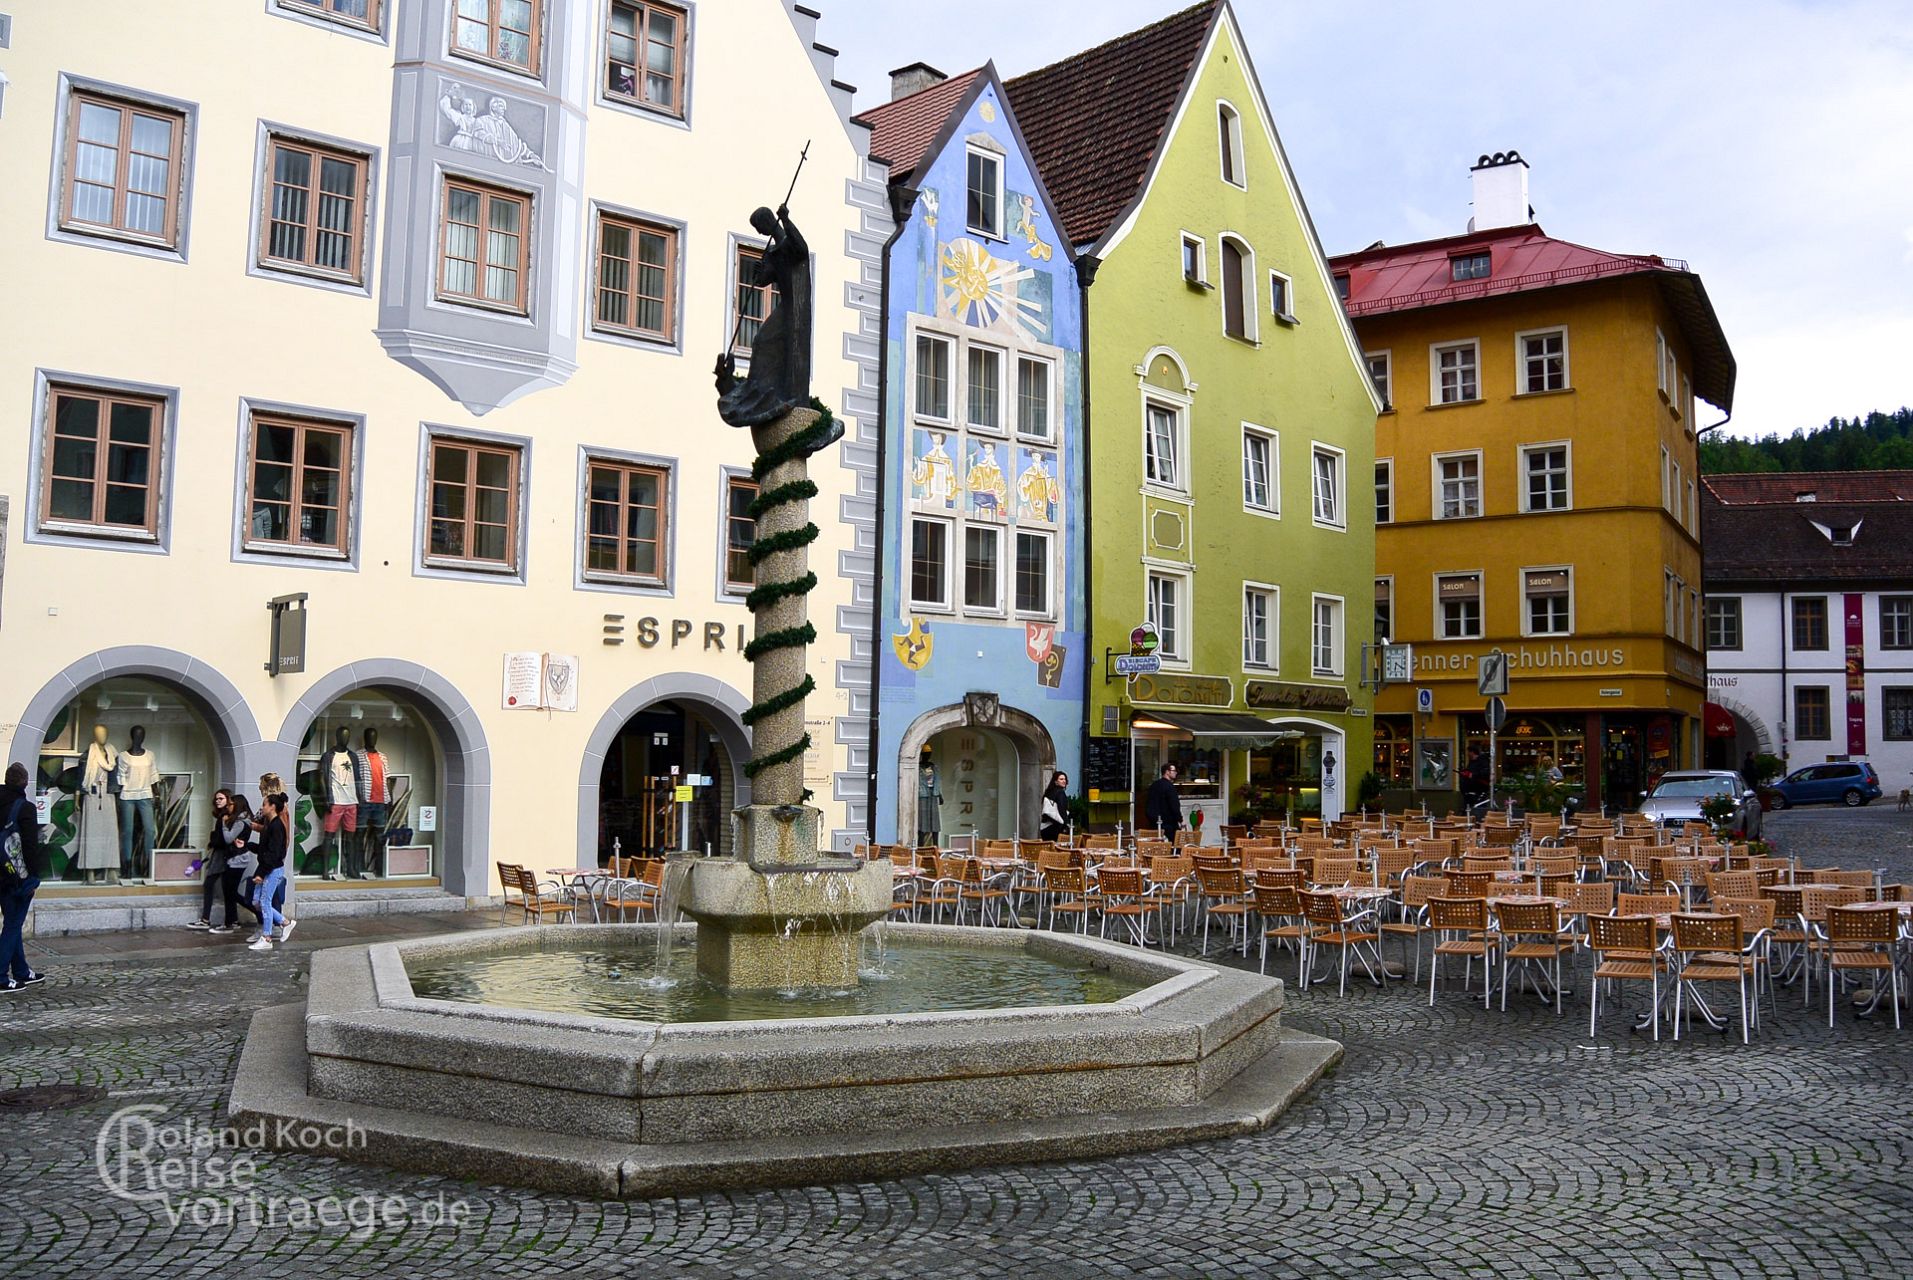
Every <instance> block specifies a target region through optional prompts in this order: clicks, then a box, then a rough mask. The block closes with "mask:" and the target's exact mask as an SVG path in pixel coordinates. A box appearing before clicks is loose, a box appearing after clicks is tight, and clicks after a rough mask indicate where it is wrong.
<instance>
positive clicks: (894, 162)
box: [851, 67, 983, 183]
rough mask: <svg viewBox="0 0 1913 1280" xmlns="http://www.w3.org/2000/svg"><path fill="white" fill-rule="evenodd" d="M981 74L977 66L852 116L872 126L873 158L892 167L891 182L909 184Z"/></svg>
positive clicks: (871, 145)
mask: <svg viewBox="0 0 1913 1280" xmlns="http://www.w3.org/2000/svg"><path fill="white" fill-rule="evenodd" d="M982 74H983V68H981V67H978V68H977V69H976V70H974V71H966V72H964V73H963V74H962V75H960V76H951V77H950V78H949V79H948V80H944V81H942V82H941V83H938V84H933V85H931V86H930V87H929V88H927V89H919V90H918V91H917V92H915V93H913V94H910V95H909V96H908V97H903V98H897V99H895V100H894V101H891V102H886V103H883V104H881V105H879V106H875V107H872V108H871V109H870V110H868V111H864V112H860V113H858V114H857V115H855V116H853V117H851V118H852V119H853V120H855V121H857V122H858V123H859V124H866V125H869V126H870V158H871V159H873V160H881V161H883V162H884V163H885V164H887V165H889V166H890V181H891V182H893V183H902V182H908V181H909V179H910V177H911V175H913V174H914V173H915V172H916V171H917V169H918V168H919V167H920V166H921V165H922V164H923V161H924V156H925V154H926V153H927V152H928V151H929V150H930V148H931V146H932V145H933V144H934V143H935V142H936V140H937V138H938V136H939V135H941V134H942V132H943V127H944V125H945V123H946V122H948V120H949V119H950V114H951V112H953V111H955V110H956V108H957V106H958V104H960V103H962V102H963V101H964V100H965V99H966V98H967V97H968V95H969V90H970V86H971V85H973V84H975V83H976V80H977V77H978V76H981V75H982Z"/></svg>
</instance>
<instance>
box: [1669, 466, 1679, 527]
mask: <svg viewBox="0 0 1913 1280" xmlns="http://www.w3.org/2000/svg"><path fill="white" fill-rule="evenodd" d="M1667 473H1668V477H1669V479H1668V483H1667V498H1668V503H1667V509H1668V510H1669V511H1671V512H1673V514H1674V519H1676V520H1679V519H1680V518H1681V464H1680V463H1678V462H1676V461H1674V460H1673V458H1671V457H1670V458H1669V459H1668V460H1667Z"/></svg>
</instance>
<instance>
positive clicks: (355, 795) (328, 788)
mask: <svg viewBox="0 0 1913 1280" xmlns="http://www.w3.org/2000/svg"><path fill="white" fill-rule="evenodd" d="M361 768H362V764H361V761H360V760H359V753H358V752H356V751H354V750H353V749H352V731H351V730H350V729H346V728H343V727H341V728H339V729H338V730H336V731H334V733H333V735H332V749H331V750H330V751H327V752H326V753H325V754H324V755H323V756H321V757H320V758H319V794H318V795H316V796H314V797H313V802H314V805H315V807H316V808H317V809H318V811H319V825H320V828H321V829H322V830H323V831H324V832H325V839H324V840H323V841H322V842H321V843H320V845H319V869H320V870H321V871H322V872H324V874H325V878H326V879H328V880H337V879H338V878H339V873H340V872H341V871H343V870H344V867H343V866H342V865H340V864H342V863H343V862H344V860H345V859H346V857H347V856H348V855H347V853H346V850H351V851H352V853H353V854H356V853H357V851H358V841H357V840H346V841H344V842H343V844H342V843H341V842H340V839H339V832H340V829H341V828H343V829H344V831H345V834H346V835H348V836H354V835H357V834H358V830H359V805H360V803H361V802H362V801H364V799H365V795H364V793H363V792H362V791H361V790H360V787H359V776H360V772H361ZM335 856H336V857H337V858H338V859H339V863H335V862H334V861H333V859H334V857H335Z"/></svg>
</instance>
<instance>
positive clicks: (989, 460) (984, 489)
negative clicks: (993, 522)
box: [964, 444, 1010, 520]
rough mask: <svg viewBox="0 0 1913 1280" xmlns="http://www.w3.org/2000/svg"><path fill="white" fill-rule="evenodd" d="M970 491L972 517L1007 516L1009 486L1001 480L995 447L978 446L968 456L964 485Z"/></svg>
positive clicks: (1000, 465)
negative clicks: (967, 472)
mask: <svg viewBox="0 0 1913 1280" xmlns="http://www.w3.org/2000/svg"><path fill="white" fill-rule="evenodd" d="M964 487H965V488H967V489H968V490H969V491H970V511H971V513H972V514H973V515H979V516H988V517H991V518H994V519H998V520H1001V519H1004V518H1006V517H1007V516H1008V515H1009V507H1010V503H1009V486H1008V485H1007V484H1006V483H1005V482H1004V479H1003V464H1002V463H1000V462H999V461H997V446H995V445H993V444H979V445H977V446H976V451H975V452H974V453H972V454H971V455H970V474H969V476H968V478H967V479H966V481H965V483H964Z"/></svg>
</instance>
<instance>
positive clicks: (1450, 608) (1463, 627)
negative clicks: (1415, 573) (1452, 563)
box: [1435, 573, 1481, 640]
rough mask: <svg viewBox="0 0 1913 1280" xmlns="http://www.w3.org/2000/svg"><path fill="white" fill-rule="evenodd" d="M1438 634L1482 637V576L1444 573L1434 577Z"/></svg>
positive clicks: (1454, 637)
mask: <svg viewBox="0 0 1913 1280" xmlns="http://www.w3.org/2000/svg"><path fill="white" fill-rule="evenodd" d="M1435 635H1436V637H1437V638H1438V639H1442V640H1479V639H1480V638H1481V575H1480V574H1478V573H1444V574H1440V575H1438V576H1437V577H1436V578H1435Z"/></svg>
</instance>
